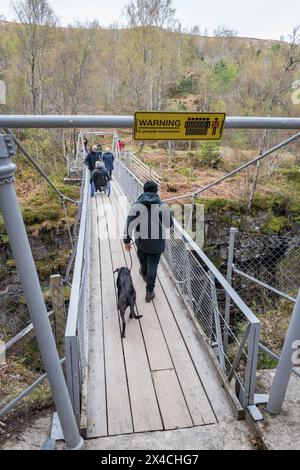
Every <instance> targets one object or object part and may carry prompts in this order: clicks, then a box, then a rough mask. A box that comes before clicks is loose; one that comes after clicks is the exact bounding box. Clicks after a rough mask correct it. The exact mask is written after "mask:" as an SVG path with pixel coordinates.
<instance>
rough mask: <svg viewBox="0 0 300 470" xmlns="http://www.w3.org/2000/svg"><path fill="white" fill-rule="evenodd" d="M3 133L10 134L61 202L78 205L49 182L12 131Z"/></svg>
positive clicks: (7, 130)
mask: <svg viewBox="0 0 300 470" xmlns="http://www.w3.org/2000/svg"><path fill="white" fill-rule="evenodd" d="M3 130H4V132H5V133H6V134H10V135H11V136H12V138H13V140H14V143H15V144H16V146H17V147H18V148H19V149H20V150H21V152H22V153H23V155H24V156H25V157H26V158H27V160H29V161H30V163H31V164H32V165H33V166H34V168H35V169H36V170H37V171H38V172H39V173H40V175H41V176H42V177H43V178H45V180H46V181H47V183H48V184H49V185H50V186H51V187H52V189H53V190H54V191H55V192H56V193H57V194H58V195H59V197H60V198H61V199H63V200H66V201H70V202H73V203H74V204H78V201H75V199H71V198H70V197H68V196H66V195H65V194H63V193H62V192H61V191H60V190H59V189H58V188H57V187H56V186H55V184H54V183H52V181H51V180H50V178H49V177H48V176H47V175H46V173H45V172H44V170H43V169H42V168H41V167H40V165H39V164H38V163H37V162H36V161H35V160H34V159H33V158H32V157H31V155H29V153H28V152H27V150H26V149H25V148H24V147H23V145H22V144H21V142H20V141H19V140H18V139H17V137H16V136H15V135H14V134H13V133H12V131H11V130H10V129H7V128H3Z"/></svg>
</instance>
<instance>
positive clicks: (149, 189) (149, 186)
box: [144, 181, 158, 193]
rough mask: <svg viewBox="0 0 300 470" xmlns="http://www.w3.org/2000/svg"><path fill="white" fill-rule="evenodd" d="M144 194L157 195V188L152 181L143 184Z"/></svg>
mask: <svg viewBox="0 0 300 470" xmlns="http://www.w3.org/2000/svg"><path fill="white" fill-rule="evenodd" d="M144 193H158V186H157V184H156V183H155V182H154V181H146V183H145V184H144Z"/></svg>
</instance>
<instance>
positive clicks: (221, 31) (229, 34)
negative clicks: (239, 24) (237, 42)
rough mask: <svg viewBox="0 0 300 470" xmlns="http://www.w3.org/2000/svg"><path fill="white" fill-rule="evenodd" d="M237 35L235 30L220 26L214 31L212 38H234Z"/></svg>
mask: <svg viewBox="0 0 300 470" xmlns="http://www.w3.org/2000/svg"><path fill="white" fill-rule="evenodd" d="M237 35H238V32H237V31H236V30H235V29H233V28H229V27H228V26H224V25H220V26H218V28H217V29H215V30H214V36H215V37H217V38H234V37H236V36H237Z"/></svg>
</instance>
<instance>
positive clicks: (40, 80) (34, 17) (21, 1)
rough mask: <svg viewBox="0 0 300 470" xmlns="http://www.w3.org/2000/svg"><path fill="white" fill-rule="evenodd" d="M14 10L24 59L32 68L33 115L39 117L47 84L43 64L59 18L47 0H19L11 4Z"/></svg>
mask: <svg viewBox="0 0 300 470" xmlns="http://www.w3.org/2000/svg"><path fill="white" fill-rule="evenodd" d="M12 7H13V10H14V13H15V16H16V18H17V20H18V21H19V22H20V23H21V25H20V27H19V29H18V33H19V36H20V41H21V43H22V46H23V53H24V58H25V60H26V62H27V63H28V65H29V67H30V75H29V76H30V94H31V102H32V113H33V114H37V112H38V104H40V111H41V109H42V93H41V92H42V89H43V85H44V81H45V75H44V73H43V63H44V61H45V55H46V52H47V50H48V49H49V47H50V46H51V45H52V42H53V39H54V35H53V28H54V27H55V25H56V23H57V18H56V16H55V14H54V11H53V10H52V8H51V7H50V5H49V3H48V2H47V0H18V1H13V2H12ZM39 98H40V103H39Z"/></svg>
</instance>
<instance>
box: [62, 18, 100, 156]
mask: <svg viewBox="0 0 300 470" xmlns="http://www.w3.org/2000/svg"><path fill="white" fill-rule="evenodd" d="M98 28H99V25H98V24H97V23H95V22H93V23H91V24H87V25H82V24H79V23H77V24H75V25H74V26H73V27H70V28H69V30H68V31H66V34H65V37H64V43H63V48H62V51H61V55H60V59H59V65H58V67H59V69H60V71H61V72H60V74H59V77H58V82H57V83H58V86H59V89H60V90H61V93H62V106H61V112H62V113H64V114H74V115H76V114H77V113H78V110H79V109H81V108H83V107H84V104H85V103H86V102H87V101H88V99H89V96H90V94H89V93H88V92H89V90H92V88H93V86H95V84H94V83H91V82H90V81H89V72H90V66H91V64H92V58H93V57H94V53H95V52H96V50H97V47H98V46H97V41H96V40H95V31H96V30H97V29H98ZM70 142H71V147H75V145H76V135H75V130H74V129H73V130H72V132H71V139H70Z"/></svg>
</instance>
